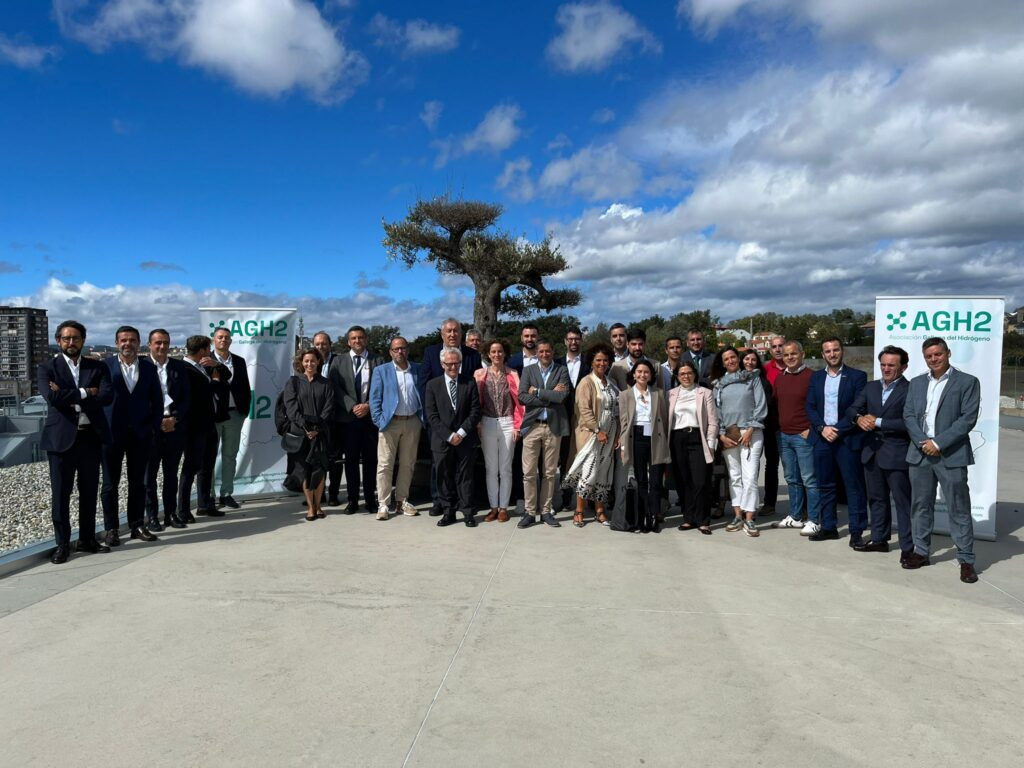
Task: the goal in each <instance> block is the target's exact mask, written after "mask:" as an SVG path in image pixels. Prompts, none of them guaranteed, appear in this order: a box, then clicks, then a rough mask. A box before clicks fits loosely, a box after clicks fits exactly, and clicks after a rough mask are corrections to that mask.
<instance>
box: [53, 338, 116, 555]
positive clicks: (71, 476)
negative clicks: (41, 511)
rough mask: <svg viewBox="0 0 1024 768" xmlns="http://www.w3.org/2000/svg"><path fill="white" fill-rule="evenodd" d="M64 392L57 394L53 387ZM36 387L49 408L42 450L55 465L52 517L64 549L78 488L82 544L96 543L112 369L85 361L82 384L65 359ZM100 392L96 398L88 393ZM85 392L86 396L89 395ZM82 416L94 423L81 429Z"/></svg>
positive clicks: (82, 359)
mask: <svg viewBox="0 0 1024 768" xmlns="http://www.w3.org/2000/svg"><path fill="white" fill-rule="evenodd" d="M51 382H52V383H54V384H55V385H56V386H57V387H58V389H57V391H54V390H52V389H51V388H50V384H51ZM36 385H37V387H38V389H39V393H40V394H41V395H42V396H43V397H45V398H46V402H47V405H48V406H49V409H48V410H47V412H46V424H45V425H44V427H43V434H42V437H41V439H40V441H39V447H40V448H42V449H43V450H44V451H46V456H47V460H48V461H49V465H50V491H51V498H50V516H51V518H52V519H53V536H54V539H55V540H56V542H57V547H58V549H60V548H63V550H64V551H65V552H66V551H67V549H68V548H69V547H70V544H71V490H72V488H73V487H74V485H75V482H76V479H77V484H78V537H79V542H80V543H82V542H86V543H94V542H95V541H96V497H97V491H98V490H99V480H100V454H101V446H103V445H105V444H107V443H109V442H110V427H109V426H108V424H107V416H106V414H105V413H104V412H103V407H104V406H105V405H107V404H108V403H109V402H110V400H111V398H112V397H113V392H112V390H111V387H110V369H109V368H107V366H105V365H104V364H103V363H102V362H100V361H99V360H91V359H89V358H86V357H80V358H79V363H78V379H77V381H76V380H75V375H74V372H73V371H72V369H71V367H70V366H69V365H68V362H67V360H66V359H65V357H64V355H63V354H58V355H57V356H55V357H54V358H53V359H51V360H47V361H46V362H45V363H41V364H40V365H39V368H38V370H37V375H36ZM93 388H95V389H97V390H98V391H97V393H96V394H95V395H92V394H89V393H88V392H87V390H89V389H93ZM83 391H86V394H85V395H84V396H83V394H82V393H83ZM80 413H81V414H84V415H85V417H86V418H87V419H88V424H80Z"/></svg>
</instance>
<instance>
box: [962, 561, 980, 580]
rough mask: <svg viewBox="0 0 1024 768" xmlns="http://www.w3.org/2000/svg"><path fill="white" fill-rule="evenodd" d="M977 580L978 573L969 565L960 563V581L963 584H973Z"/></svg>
mask: <svg viewBox="0 0 1024 768" xmlns="http://www.w3.org/2000/svg"><path fill="white" fill-rule="evenodd" d="M977 580H978V572H977V571H975V570H974V566H973V565H971V563H960V581H962V582H963V583H964V584H973V583H974V582H976V581H977Z"/></svg>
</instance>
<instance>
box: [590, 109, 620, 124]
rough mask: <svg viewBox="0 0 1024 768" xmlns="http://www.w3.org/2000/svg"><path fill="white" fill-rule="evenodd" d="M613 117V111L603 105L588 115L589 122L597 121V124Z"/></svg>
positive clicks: (609, 120) (608, 121) (606, 121)
mask: <svg viewBox="0 0 1024 768" xmlns="http://www.w3.org/2000/svg"><path fill="white" fill-rule="evenodd" d="M614 119H615V111H614V110H612V109H609V108H608V107H604V108H602V109H599V110H597V111H596V112H594V114H592V115H591V116H590V122H592V123H597V124H598V125H604V124H605V123H610V122H611V121H612V120H614Z"/></svg>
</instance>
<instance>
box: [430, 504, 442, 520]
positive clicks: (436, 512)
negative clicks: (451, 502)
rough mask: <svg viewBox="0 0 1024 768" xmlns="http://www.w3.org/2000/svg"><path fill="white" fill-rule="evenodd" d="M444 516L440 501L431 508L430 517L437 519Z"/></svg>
mask: <svg viewBox="0 0 1024 768" xmlns="http://www.w3.org/2000/svg"><path fill="white" fill-rule="evenodd" d="M443 514H444V508H442V507H441V502H440V501H435V502H434V505H433V506H432V507H431V508H430V516H431V517H437V516H438V515H443Z"/></svg>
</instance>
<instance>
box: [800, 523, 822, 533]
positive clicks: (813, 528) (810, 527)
mask: <svg viewBox="0 0 1024 768" xmlns="http://www.w3.org/2000/svg"><path fill="white" fill-rule="evenodd" d="M820 530H821V526H820V525H818V524H817V523H812V522H811V521H810V520H808V521H807V525H805V526H804V527H803V528H801V529H800V535H801V536H811V535H813V534H815V533H817V532H818V531H820Z"/></svg>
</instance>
